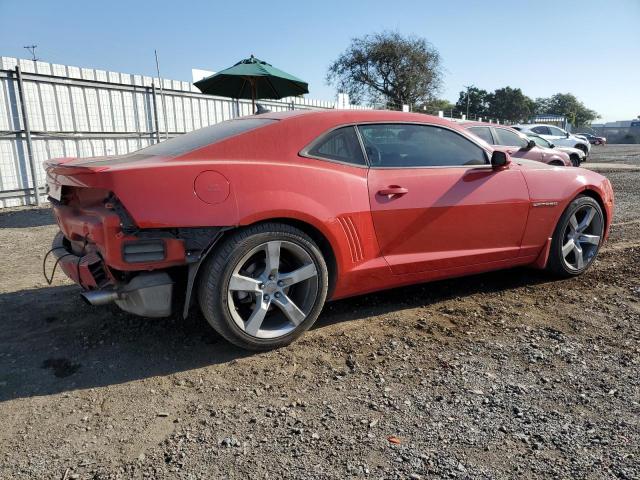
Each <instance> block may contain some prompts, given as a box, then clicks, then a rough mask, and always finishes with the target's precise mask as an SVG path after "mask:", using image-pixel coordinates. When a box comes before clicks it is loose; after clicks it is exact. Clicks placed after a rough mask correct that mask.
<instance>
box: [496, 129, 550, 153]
mask: <svg viewBox="0 0 640 480" xmlns="http://www.w3.org/2000/svg"><path fill="white" fill-rule="evenodd" d="M493 133H494V135H493V136H494V137H495V139H496V140H495V145H501V146H504V147H507V151H508V152H509V155H511V156H512V157H515V158H526V159H527V160H536V161H538V162H541V161H542V160H543V155H542V150H540V149H539V148H536V147H533V148H528V145H529V141H528V140H527V139H525V138H524V137H523V136H520V135H518V134H517V133H515V132H513V131H511V130H508V129H506V128H501V127H493Z"/></svg>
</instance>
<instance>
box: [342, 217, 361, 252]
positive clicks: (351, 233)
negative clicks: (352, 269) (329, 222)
mask: <svg viewBox="0 0 640 480" xmlns="http://www.w3.org/2000/svg"><path fill="white" fill-rule="evenodd" d="M337 219H338V223H339V224H340V227H342V231H343V232H344V235H345V237H346V238H347V243H348V245H349V251H350V253H351V261H352V262H353V263H358V262H361V261H362V260H363V258H364V252H363V249H362V241H361V239H360V233H359V232H358V229H357V228H356V225H355V222H354V221H353V218H351V216H349V215H343V216H340V217H337Z"/></svg>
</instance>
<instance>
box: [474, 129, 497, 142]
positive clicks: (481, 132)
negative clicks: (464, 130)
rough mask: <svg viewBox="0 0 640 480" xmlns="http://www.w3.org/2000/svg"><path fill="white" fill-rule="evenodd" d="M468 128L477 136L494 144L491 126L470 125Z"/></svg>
mask: <svg viewBox="0 0 640 480" xmlns="http://www.w3.org/2000/svg"><path fill="white" fill-rule="evenodd" d="M468 130H469V131H470V132H471V133H473V134H474V135H475V136H476V137H480V138H481V139H482V140H484V141H485V142H487V143H488V144H489V145H494V143H493V137H492V136H491V129H490V128H489V127H470V128H469V129H468Z"/></svg>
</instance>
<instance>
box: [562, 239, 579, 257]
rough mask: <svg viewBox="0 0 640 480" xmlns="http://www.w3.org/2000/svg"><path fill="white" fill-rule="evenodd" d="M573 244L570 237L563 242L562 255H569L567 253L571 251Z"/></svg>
mask: <svg viewBox="0 0 640 480" xmlns="http://www.w3.org/2000/svg"><path fill="white" fill-rule="evenodd" d="M575 245H576V244H575V242H574V241H573V239H571V240H569V241H568V242H567V243H565V244H564V246H563V247H562V256H563V257H565V258H566V256H567V255H569V253H571V251H572V250H573V248H574V247H575Z"/></svg>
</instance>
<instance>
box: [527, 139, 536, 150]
mask: <svg viewBox="0 0 640 480" xmlns="http://www.w3.org/2000/svg"><path fill="white" fill-rule="evenodd" d="M535 146H536V142H534V141H533V140H529V141H528V142H527V146H526V147H525V148H526V149H527V150H531V149H532V148H533V147H535Z"/></svg>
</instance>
